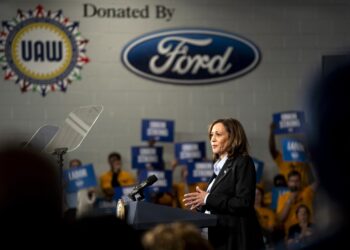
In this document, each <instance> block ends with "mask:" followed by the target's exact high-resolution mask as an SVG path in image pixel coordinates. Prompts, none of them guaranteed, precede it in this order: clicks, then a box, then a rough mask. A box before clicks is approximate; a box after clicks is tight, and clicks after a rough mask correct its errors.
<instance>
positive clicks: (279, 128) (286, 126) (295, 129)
mask: <svg viewBox="0 0 350 250" xmlns="http://www.w3.org/2000/svg"><path fill="white" fill-rule="evenodd" d="M273 123H274V124H276V128H275V131H274V133H275V134H295V133H303V132H304V129H305V116H304V112H302V111H288V112H281V113H275V114H273Z"/></svg>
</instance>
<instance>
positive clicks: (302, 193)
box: [276, 171, 317, 233]
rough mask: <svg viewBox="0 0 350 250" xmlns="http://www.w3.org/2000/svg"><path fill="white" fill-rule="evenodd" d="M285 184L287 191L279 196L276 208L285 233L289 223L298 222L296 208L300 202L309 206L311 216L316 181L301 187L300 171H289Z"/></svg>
mask: <svg viewBox="0 0 350 250" xmlns="http://www.w3.org/2000/svg"><path fill="white" fill-rule="evenodd" d="M287 184H288V188H289V191H288V192H286V193H284V194H282V195H281V196H280V197H279V199H278V202H277V210H276V212H277V216H278V218H279V220H280V221H281V222H282V223H284V228H285V232H286V233H287V232H288V230H289V227H290V226H291V225H293V224H296V223H298V220H297V217H296V210H297V208H298V206H299V205H300V204H304V205H305V206H307V207H308V208H309V210H310V215H311V218H312V216H313V199H314V193H315V190H316V187H317V182H314V183H313V184H311V185H309V186H307V187H305V188H302V187H301V176H300V173H299V172H298V171H291V172H290V173H289V174H288V180H287Z"/></svg>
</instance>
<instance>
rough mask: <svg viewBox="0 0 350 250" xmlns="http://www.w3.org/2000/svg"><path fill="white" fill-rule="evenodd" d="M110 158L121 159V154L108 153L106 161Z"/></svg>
mask: <svg viewBox="0 0 350 250" xmlns="http://www.w3.org/2000/svg"><path fill="white" fill-rule="evenodd" d="M112 159H114V160H118V161H121V160H122V156H121V155H120V154H119V153H117V152H112V153H110V154H109V155H108V161H109V162H110V161H111V160H112Z"/></svg>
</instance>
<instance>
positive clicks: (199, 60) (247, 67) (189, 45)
mask: <svg viewBox="0 0 350 250" xmlns="http://www.w3.org/2000/svg"><path fill="white" fill-rule="evenodd" d="M259 58H260V53H259V50H258V48H257V47H256V46H255V45H254V44H253V43H251V42H249V41H248V40H246V39H243V38H241V37H238V36H236V35H233V34H230V33H226V32H222V31H216V30H207V29H176V30H168V31H161V32H157V33H152V34H148V35H145V36H142V37H139V38H137V39H135V40H133V41H131V42H130V43H129V44H128V45H127V46H126V47H125V48H124V49H123V52H122V61H123V63H124V65H125V66H126V67H127V68H128V69H129V70H130V71H132V72H133V73H135V74H137V75H139V76H142V77H145V78H148V79H151V80H154V81H158V82H163V83H171V84H183V85H197V84H211V83H217V82H223V81H227V80H230V79H233V78H235V77H238V76H241V75H243V74H246V73H247V72H249V71H251V70H252V69H254V68H255V67H256V66H257V64H258V62H259Z"/></svg>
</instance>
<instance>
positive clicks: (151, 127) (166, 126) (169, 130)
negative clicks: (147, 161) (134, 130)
mask: <svg viewBox="0 0 350 250" xmlns="http://www.w3.org/2000/svg"><path fill="white" fill-rule="evenodd" d="M174 126H175V122H174V121H172V120H149V119H143V120H142V128H141V137H142V138H141V140H142V141H150V140H155V141H162V142H173V141H174Z"/></svg>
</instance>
